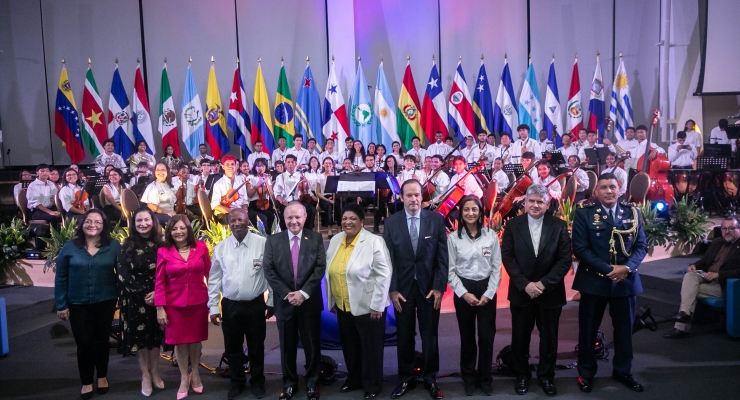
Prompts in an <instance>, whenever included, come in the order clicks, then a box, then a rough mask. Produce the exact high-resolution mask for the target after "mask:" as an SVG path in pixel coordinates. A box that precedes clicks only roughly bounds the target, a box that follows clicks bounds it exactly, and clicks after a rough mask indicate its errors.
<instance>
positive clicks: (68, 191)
mask: <svg viewBox="0 0 740 400" xmlns="http://www.w3.org/2000/svg"><path fill="white" fill-rule="evenodd" d="M78 190H82V188H81V187H79V186H69V185H64V186H62V188H61V189H59V200H61V202H62V208H64V211H69V209H70V208H72V203H73V202H74V201H75V200H77V198H75V192H76V191H78ZM85 205H86V206H88V207H89V206H90V200H85Z"/></svg>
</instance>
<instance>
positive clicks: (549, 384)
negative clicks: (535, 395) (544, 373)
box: [540, 379, 558, 397]
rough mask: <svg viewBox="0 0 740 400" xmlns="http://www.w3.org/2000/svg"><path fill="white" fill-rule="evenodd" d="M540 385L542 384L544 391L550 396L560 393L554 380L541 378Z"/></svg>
mask: <svg viewBox="0 0 740 400" xmlns="http://www.w3.org/2000/svg"><path fill="white" fill-rule="evenodd" d="M540 386H542V391H543V392H545V394H546V395H548V396H550V397H555V395H556V394H558V389H556V388H555V383H554V382H553V381H548V380H547V379H542V380H540Z"/></svg>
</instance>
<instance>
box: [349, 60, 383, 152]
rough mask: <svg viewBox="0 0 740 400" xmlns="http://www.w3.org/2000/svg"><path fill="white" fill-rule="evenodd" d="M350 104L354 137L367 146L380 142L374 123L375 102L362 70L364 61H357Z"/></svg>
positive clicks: (350, 127) (350, 125)
mask: <svg viewBox="0 0 740 400" xmlns="http://www.w3.org/2000/svg"><path fill="white" fill-rule="evenodd" d="M349 104H350V114H349V115H350V121H349V122H350V124H349V129H350V132H351V134H352V137H353V138H355V139H357V140H359V141H361V142H362V143H363V144H364V145H365V146H367V145H368V143H378V137H377V135H376V134H375V133H376V131H375V130H373V125H372V122H373V120H374V119H375V114H374V113H373V103H372V102H371V101H370V92H369V91H368V90H367V81H366V80H365V73H364V72H362V63H359V62H358V63H357V74H355V86H354V87H353V88H352V96H351V97H350V98H349Z"/></svg>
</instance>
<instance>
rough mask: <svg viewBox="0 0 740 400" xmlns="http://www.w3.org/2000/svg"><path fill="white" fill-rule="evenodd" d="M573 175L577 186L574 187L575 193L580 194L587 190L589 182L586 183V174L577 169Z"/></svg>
mask: <svg viewBox="0 0 740 400" xmlns="http://www.w3.org/2000/svg"><path fill="white" fill-rule="evenodd" d="M574 174H575V175H576V176H577V177H578V185H576V192H578V193H581V192H584V191H586V190H587V189H588V187H589V185H590V182H589V181H588V174H587V173H586V171H584V170H583V168H579V169H577V170H576V171H575V172H574Z"/></svg>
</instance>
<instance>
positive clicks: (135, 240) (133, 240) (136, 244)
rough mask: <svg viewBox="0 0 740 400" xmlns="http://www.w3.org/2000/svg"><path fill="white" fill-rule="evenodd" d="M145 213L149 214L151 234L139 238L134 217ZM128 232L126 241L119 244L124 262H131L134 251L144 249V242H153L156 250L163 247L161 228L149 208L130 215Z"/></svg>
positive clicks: (139, 209)
mask: <svg viewBox="0 0 740 400" xmlns="http://www.w3.org/2000/svg"><path fill="white" fill-rule="evenodd" d="M142 212H145V213H147V214H149V217H150V218H151V219H152V232H151V233H150V234H149V237H148V238H145V237H143V236H141V234H140V233H139V231H137V230H136V216H137V215H138V214H139V213H142ZM128 226H129V227H130V228H129V232H128V237H127V238H126V240H124V241H123V243H122V244H121V245H122V247H123V252H124V253H125V254H126V262H131V257H132V255H133V252H134V249H143V248H145V247H146V242H154V246H155V247H156V248H160V247H162V246H164V239H162V228H161V227H160V225H159V220H158V219H157V216H156V215H154V211H152V210H150V209H149V207H140V208H138V209H137V210H136V211H134V213H133V214H132V215H131V218H130V221H129V223H128Z"/></svg>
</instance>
